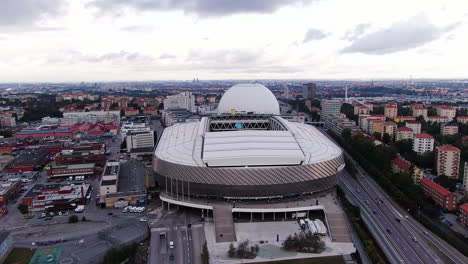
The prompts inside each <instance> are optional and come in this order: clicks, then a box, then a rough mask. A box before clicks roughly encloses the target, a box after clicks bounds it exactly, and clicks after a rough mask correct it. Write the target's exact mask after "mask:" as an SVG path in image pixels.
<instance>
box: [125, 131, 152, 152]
mask: <svg viewBox="0 0 468 264" xmlns="http://www.w3.org/2000/svg"><path fill="white" fill-rule="evenodd" d="M126 140H127V152H132V150H134V149H142V148H150V149H151V150H150V151H152V150H153V148H154V144H155V140H154V132H153V131H143V132H129V133H127V136H126Z"/></svg>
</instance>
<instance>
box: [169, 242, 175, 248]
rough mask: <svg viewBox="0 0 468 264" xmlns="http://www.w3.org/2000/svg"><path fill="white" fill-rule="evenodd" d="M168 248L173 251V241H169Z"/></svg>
mask: <svg viewBox="0 0 468 264" xmlns="http://www.w3.org/2000/svg"><path fill="white" fill-rule="evenodd" d="M169 248H170V249H173V248H174V241H172V240H171V241H169Z"/></svg>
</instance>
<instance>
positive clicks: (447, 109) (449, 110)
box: [436, 105, 457, 121]
mask: <svg viewBox="0 0 468 264" xmlns="http://www.w3.org/2000/svg"><path fill="white" fill-rule="evenodd" d="M436 110H437V115H438V116H446V117H447V118H448V119H449V120H448V121H452V120H453V119H454V118H455V115H456V114H457V111H456V109H455V108H454V107H451V106H448V105H438V106H436Z"/></svg>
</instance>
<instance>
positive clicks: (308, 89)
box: [302, 83, 317, 100]
mask: <svg viewBox="0 0 468 264" xmlns="http://www.w3.org/2000/svg"><path fill="white" fill-rule="evenodd" d="M302 86H303V91H302V96H303V97H304V99H306V100H315V89H316V88H317V85H316V84H315V83H306V84H303V85H302Z"/></svg>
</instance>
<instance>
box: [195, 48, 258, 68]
mask: <svg viewBox="0 0 468 264" xmlns="http://www.w3.org/2000/svg"><path fill="white" fill-rule="evenodd" d="M262 55H263V52H261V51H247V50H216V51H209V52H206V51H201V50H191V51H190V53H189V55H188V57H187V59H186V60H187V62H188V63H192V64H210V65H213V64H217V65H218V64H222V65H234V64H242V65H249V64H252V63H255V62H257V61H258V60H260V59H261V57H262Z"/></svg>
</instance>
